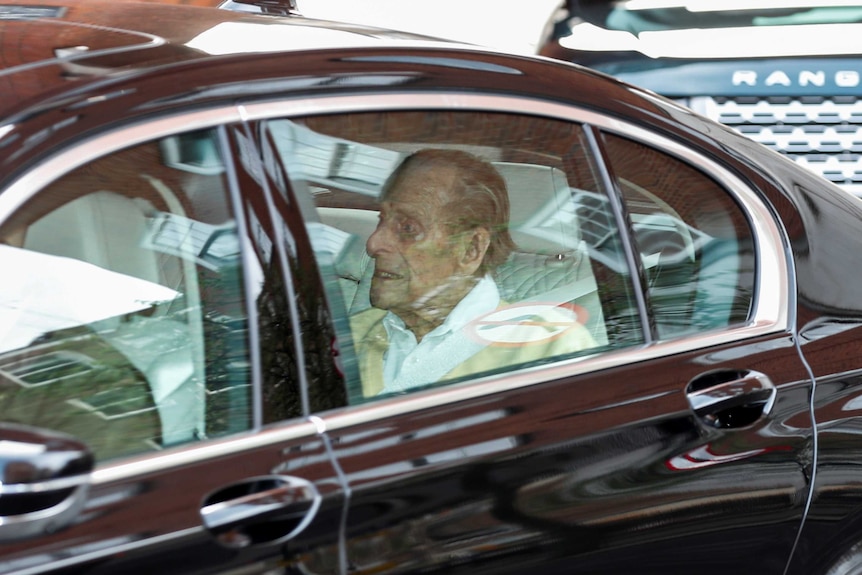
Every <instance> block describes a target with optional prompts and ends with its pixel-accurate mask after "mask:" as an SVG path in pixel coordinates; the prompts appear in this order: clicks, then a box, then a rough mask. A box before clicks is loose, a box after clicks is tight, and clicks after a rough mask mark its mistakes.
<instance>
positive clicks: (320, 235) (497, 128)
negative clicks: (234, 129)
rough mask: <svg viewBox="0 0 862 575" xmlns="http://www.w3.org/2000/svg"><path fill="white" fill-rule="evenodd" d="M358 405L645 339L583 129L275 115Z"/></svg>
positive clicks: (459, 119) (268, 128)
mask: <svg viewBox="0 0 862 575" xmlns="http://www.w3.org/2000/svg"><path fill="white" fill-rule="evenodd" d="M263 129H264V130H265V132H266V134H267V138H269V139H270V141H272V142H273V146H274V148H275V150H276V154H277V155H278V156H279V157H280V158H281V159H282V161H283V162H284V163H285V165H286V166H287V173H288V174H289V176H290V180H291V183H292V185H293V186H294V188H295V189H296V192H297V194H299V195H300V196H304V197H306V198H308V199H309V201H308V205H309V208H308V209H307V213H306V221H307V222H308V230H309V233H310V236H311V240H312V246H313V249H314V253H315V255H316V258H317V261H318V264H319V269H320V272H321V273H322V274H323V277H324V283H325V285H326V290H327V295H328V298H329V301H330V307H331V308H332V310H333V312H332V313H333V316H334V318H335V323H336V329H337V331H338V347H339V352H340V354H341V358H342V366H343V369H344V370H345V373H346V378H347V382H348V387H349V389H348V392H349V398H350V400H351V401H352V402H359V401H365V400H369V399H372V398H377V397H381V396H386V395H390V394H397V393H405V392H410V391H414V390H417V389H421V388H424V387H428V386H431V385H435V384H438V383H452V382H455V381H459V380H464V379H472V378H475V377H478V376H480V375H483V374H489V373H495V372H501V371H511V370H512V369H514V368H516V367H526V366H533V365H541V364H544V363H547V362H549V361H559V360H563V359H566V358H571V357H577V356H579V355H585V354H592V353H596V352H598V351H600V350H603V349H612V348H615V347H621V346H625V345H631V344H633V343H638V342H640V341H641V335H640V334H641V330H642V328H641V326H640V325H639V324H638V322H637V319H636V318H637V313H636V306H635V304H634V300H633V298H632V295H631V290H630V285H631V279H630V278H629V277H628V269H627V266H626V264H625V258H624V257H623V256H622V255H621V250H620V247H619V246H620V242H619V239H618V233H617V229H616V226H615V225H614V224H613V223H612V222H614V218H613V217H612V215H611V212H610V210H609V208H608V201H607V200H606V195H605V194H604V193H602V191H601V190H600V189H599V187H598V184H597V178H596V177H595V174H596V170H595V166H594V164H593V163H592V161H591V160H590V157H589V155H588V154H587V152H586V146H585V144H584V142H583V133H582V130H581V128H580V126H578V125H574V124H570V123H566V122H559V121H554V120H548V119H542V118H533V117H522V116H516V115H508V114H497V113H479V112H434V111H428V112H389V113H362V114H350V115H329V116H319V117H310V118H305V119H303V120H290V121H289V120H283V119H279V120H272V121H269V122H268V123H266V125H265V126H264V127H263Z"/></svg>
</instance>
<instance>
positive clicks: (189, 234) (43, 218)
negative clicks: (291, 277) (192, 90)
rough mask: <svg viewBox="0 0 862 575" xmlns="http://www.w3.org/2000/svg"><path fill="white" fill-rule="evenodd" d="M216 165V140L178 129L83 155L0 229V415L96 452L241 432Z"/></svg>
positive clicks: (222, 193) (242, 411) (231, 252)
mask: <svg viewBox="0 0 862 575" xmlns="http://www.w3.org/2000/svg"><path fill="white" fill-rule="evenodd" d="M224 173H225V169H224V165H223V163H222V160H221V158H220V156H219V153H218V150H217V146H216V145H215V138H214V135H213V134H212V133H210V132H195V133H191V134H184V135H182V136H178V137H172V138H167V139H164V140H161V141H153V142H150V143H146V144H143V145H139V146H136V147H133V148H129V149H125V150H122V151H119V152H116V153H113V154H111V155H108V156H105V157H103V158H100V159H98V160H95V161H93V162H91V163H88V164H86V165H84V166H82V167H81V168H79V169H76V170H75V171H73V172H71V173H69V174H67V175H65V176H63V177H61V178H60V179H59V180H57V181H56V182H55V183H53V184H52V185H50V186H49V187H47V188H46V189H44V190H41V191H40V192H39V193H38V194H36V195H35V196H33V198H32V199H31V200H30V201H28V203H26V204H25V205H23V207H21V208H20V209H19V210H18V211H17V212H15V213H14V214H12V216H10V217H9V218H8V219H7V220H6V221H4V222H3V223H2V226H0V241H2V243H0V265H2V267H3V269H5V270H7V273H6V274H5V275H4V281H3V285H2V287H0V294H2V300H0V315H2V317H3V321H2V322H0V323H2V325H3V332H2V333H0V411H2V413H3V419H4V421H8V422H17V423H22V424H27V425H33V426H38V427H41V428H46V429H53V430H57V431H62V432H66V433H69V434H72V435H74V436H76V437H78V438H79V439H81V440H83V441H85V442H87V443H88V444H89V445H90V447H91V448H92V449H93V451H94V452H95V454H96V456H97V458H99V459H108V458H112V457H117V456H121V455H130V454H133V453H139V452H145V451H150V450H158V449H163V448H165V447H169V446H172V445H179V444H184V443H188V442H193V441H198V440H201V439H203V438H205V437H214V436H219V435H224V434H226V433H230V432H233V431H239V430H242V429H247V428H249V427H250V425H251V418H250V405H249V395H250V393H249V389H250V385H249V375H248V365H249V360H248V357H249V354H248V346H247V341H246V334H247V322H246V313H245V306H244V303H243V299H244V298H243V290H242V281H241V278H242V273H243V270H242V266H241V263H240V257H239V255H240V253H239V240H238V235H237V226H236V220H235V216H234V214H233V213H232V210H231V209H230V202H229V201H228V194H227V186H226V178H225V175H224ZM10 270H15V272H14V273H11V272H10Z"/></svg>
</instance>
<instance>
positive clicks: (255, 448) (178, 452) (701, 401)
mask: <svg viewBox="0 0 862 575" xmlns="http://www.w3.org/2000/svg"><path fill="white" fill-rule="evenodd" d="M0 15H2V16H0V43H2V44H0V54H2V66H3V68H2V69H0V93H2V94H3V98H2V99H0V264H2V265H0V269H2V270H3V281H2V283H0V298H2V299H0V302H2V303H0V330H2V331H0V413H2V424H0V573H18V574H25V573H26V574H35V573H46V572H56V573H88V574H93V575H95V574H103V573H104V574H107V573H111V574H115V573H128V574H131V573H146V574H152V573H161V574H163V575H169V574H171V573H178V574H179V573H182V574H190V573H225V574H233V575H240V574H243V575H245V574H251V573H261V574H263V573H266V574H274V573H409V572H416V573H431V572H445V573H470V574H477V573H523V572H529V571H535V572H542V573H632V572H637V573H680V572H697V573H704V574H706V573H721V574H723V575H724V574H726V573H788V574H799V575H810V574H816V573H821V574H825V573H833V574H835V573H856V572H859V569H862V567H860V566H862V553H860V551H859V550H858V549H859V545H860V542H862V481H860V478H862V440H860V431H862V359H860V349H862V346H860V336H862V302H860V297H859V288H858V286H859V285H862V265H860V264H862V204H860V202H859V200H858V199H857V198H855V197H853V196H852V195H850V194H847V193H845V192H844V191H842V190H840V189H839V188H837V187H835V186H833V185H832V184H830V183H828V182H826V181H825V180H823V179H822V178H820V177H818V176H816V175H814V174H812V173H811V172H810V171H808V170H805V169H803V168H801V167H798V166H796V165H795V164H794V163H793V162H791V161H789V160H787V159H786V158H783V157H781V156H780V155H779V154H777V153H775V152H773V151H770V150H768V149H767V148H765V147H763V146H761V145H759V144H757V143H755V142H753V141H752V140H750V139H748V138H745V137H743V136H741V135H739V134H737V133H736V132H734V131H732V130H730V129H729V128H726V127H724V126H722V125H721V124H718V123H715V122H713V121H711V120H708V119H706V118H704V117H701V116H698V115H696V114H695V113H693V112H692V111H691V110H689V109H687V108H685V107H682V106H679V105H678V104H675V103H673V102H671V101H669V100H666V99H664V98H662V97H659V96H656V95H655V94H653V93H651V92H646V91H643V90H641V89H639V88H635V87H633V86H630V85H627V84H624V83H621V82H619V81H616V80H613V79H611V78H609V77H608V76H605V75H603V74H601V73H598V72H594V71H590V70H588V69H585V68H581V67H577V66H575V65H571V64H567V63H563V62H559V61H553V60H551V59H541V58H532V57H526V56H514V55H505V54H502V53H497V52H494V51H491V50H482V49H477V48H469V47H463V46H458V45H454V44H445V43H434V42H430V41H428V40H427V39H423V38H417V37H410V36H409V35H406V34H398V33H394V32H386V31H382V30H373V29H367V28H363V27H358V26H350V25H338V24H334V23H327V22H320V21H312V20H305V19H303V18H301V17H298V16H287V17H283V18H281V17H272V16H263V15H253V14H243V13H239V12H232V11H224V10H217V9H214V8H205V7H193V6H183V5H171V4H168V3H160V4H155V3H136V2H100V1H97V0H93V1H81V2H74V1H66V0H61V1H51V2H49V1H45V2H36V1H32V2H31V1H23V2H17V3H15V4H10V5H5V6H0ZM441 158H444V159H447V161H448V160H451V161H452V164H451V165H452V166H454V165H455V164H456V163H458V166H461V165H462V163H463V165H470V166H476V169H475V170H472V169H470V170H464V169H461V168H460V167H459V168H458V169H457V170H456V169H455V168H451V169H450V167H449V166H450V164H445V165H444V164H440V163H439V162H440V161H441V160H440V159H441ZM417 162H419V163H417ZM429 162H430V163H429ZM432 165H433V166H437V168H435V169H433V170H432V169H430V168H428V166H432ZM417 166H425V168H423V169H422V170H419V169H418V168H417ZM440 166H442V167H440ZM426 168H427V169H426ZM479 172H481V173H482V177H481V178H480V177H479V175H478V174H479ZM474 176H476V177H474ZM447 178H448V179H447ZM483 178H484V179H483ZM444 180H445V181H446V182H449V187H448V188H447V187H446V186H443V185H442V184H441V182H443V181H444ZM468 180H469V183H467V182H468ZM474 180H475V181H474ZM483 182H485V183H483ZM488 182H490V183H488ZM407 183H409V184H410V185H409V186H408V185H407ZM461 184H463V185H461ZM458 186H461V187H462V188H463V189H464V193H466V192H467V191H469V192H470V194H473V195H470V196H469V197H468V196H466V195H465V196H464V198H466V199H463V200H457V201H456V200H453V199H452V198H454V197H455V196H451V197H450V196H445V197H446V198H448V199H447V201H443V199H441V198H443V197H444V196H441V195H439V194H455V193H456V192H455V191H454V190H455V189H456V188H458ZM458 189H459V190H460V189H461V188H458ZM441 190H443V191H441ZM458 193H462V192H460V191H459V192H458ZM435 194H436V195H435ZM458 197H459V198H460V197H461V196H458ZM417 198H418V199H417ZM408 199H410V201H408ZM488 201H492V203H493V204H494V207H493V210H496V211H494V213H495V214H497V216H500V218H498V220H494V221H495V222H496V223H494V224H493V225H492V224H491V223H488V222H489V221H490V220H488V219H487V214H488V211H487V210H484V209H479V210H476V209H474V206H476V205H478V204H476V202H486V203H487V202H488ZM483 205H485V204H483ZM489 209H490V208H489ZM431 214H433V215H434V216H435V217H433V218H431V217H429V215H431ZM506 238H508V239H506ZM494 242H497V243H494ZM492 243H493V245H494V246H496V247H494V248H493V250H492V248H491V247H490V246H491V244H492ZM492 251H493V253H494V258H493V261H492V260H491V259H490V256H488V254H489V253H491V252H492ZM429 262H433V263H434V265H435V266H439V267H433V266H432V267H428V266H426V267H423V265H426V264H429ZM462 264H463V266H468V264H469V270H468V271H464V270H467V267H459V266H462ZM429 265H430V264H429ZM446 265H448V266H449V268H448V269H451V270H454V271H451V273H449V272H447V273H441V272H437V270H442V269H444V267H445V266H446ZM429 270H430V271H429ZM408 278H409V279H410V280H411V281H407V279H408ZM420 279H421V282H420V281H419V280H420ZM413 280H415V281H413ZM423 282H424V283H423ZM420 283H422V286H424V287H422V289H420V286H419V284H420ZM456 285H457V286H459V287H463V286H468V287H469V289H470V291H469V293H468V294H467V295H466V296H463V299H457V298H450V299H448V300H447V299H446V298H445V297H443V296H446V297H449V296H451V294H453V293H455V292H454V291H453V290H454V289H455V288H453V287H452V286H456ZM429 286H436V287H434V288H433V289H431V287H429ZM480 287H481V290H484V291H481V292H480V291H476V290H480ZM426 288H427V289H426ZM422 290H425V291H422ZM459 293H460V292H459ZM405 294H406V295H405ZM417 294H418V295H417ZM441 294H442V295H441ZM474 294H479V295H475V297H474ZM489 294H490V295H489ZM411 298H412V299H411ZM468 298H471V299H470V300H469V303H464V302H467V301H468ZM429 302H435V303H434V304H433V305H432V304H431V303H429ZM462 304H463V305H462ZM441 310H442V311H441ZM442 312H445V313H442ZM474 312H475V313H474ZM410 314H413V316H415V317H412V316H411V315H410ZM471 314H472V315H471ZM420 316H421V317H422V318H423V319H425V320H428V321H429V322H430V321H431V320H432V319H433V320H434V321H435V322H436V323H434V325H433V326H429V327H433V329H429V330H422V331H421V332H420V331H419V329H418V327H417V325H418V324H417V323H416V322H415V321H414V320H415V319H416V318H417V317H420ZM455 316H458V317H460V318H461V320H459V321H460V323H458V324H457V325H456V324H454V323H453V322H455V320H454V319H450V318H454V317H455ZM369 318H371V319H369ZM375 318H376V319H375ZM429 318H430V319H429ZM372 320H373V321H372ZM363 322H365V323H363ZM373 322H378V323H374V324H373V325H372V323H373ZM381 322H382V323H381ZM441 322H442V323H441ZM363 326H364V327H363ZM381 326H382V327H381ZM447 326H448V327H447ZM361 328H362V329H361ZM444 328H445V329H444ZM383 329H385V330H386V331H385V333H384V332H383V331H382V330H383ZM446 329H448V330H449V331H446ZM375 330H377V331H375ZM399 330H400V331H399ZM372 333H374V334H377V335H375V337H376V338H377V339H374V340H370V339H369V336H370V334H372ZM380 334H383V335H380ZM396 334H400V335H397V336H396ZM402 336H403V337H402ZM387 337H388V338H390V339H386V338H387ZM411 337H412V338H413V339H412V340H411ZM399 338H400V339H399ZM435 338H436V339H435ZM390 340H391V341H392V342H393V343H392V345H391V346H388V347H387V345H388V342H389V341H390ZM382 344H387V345H382ZM438 344H439V345H438ZM435 346H437V347H435ZM402 359H403V361H401V360H402ZM413 360H416V363H415V365H416V366H419V367H413V365H414V364H413V363H411V362H412V361H413Z"/></svg>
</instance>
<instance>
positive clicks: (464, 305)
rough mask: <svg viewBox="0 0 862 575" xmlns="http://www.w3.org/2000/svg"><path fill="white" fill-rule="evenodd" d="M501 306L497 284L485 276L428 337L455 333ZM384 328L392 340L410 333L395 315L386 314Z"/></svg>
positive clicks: (488, 276)
mask: <svg viewBox="0 0 862 575" xmlns="http://www.w3.org/2000/svg"><path fill="white" fill-rule="evenodd" d="M499 305H500V290H499V289H498V288H497V283H496V282H495V281H494V280H493V278H491V276H490V275H485V276H484V277H483V278H482V279H480V280H479V281H478V282H477V283H476V285H475V286H473V289H471V290H470V292H469V293H467V295H466V296H464V297H463V298H462V299H461V301H459V302H458V304H457V305H456V306H455V307H454V308H452V311H451V312H449V315H448V316H446V319H445V320H444V321H443V323H442V324H440V325H438V326H437V327H436V328H434V329H433V330H431V332H430V333H428V335H427V336H425V337H428V336H432V337H433V336H439V335H445V334H447V333H450V332H455V331H457V330H459V329H461V328H462V327H464V326H465V325H467V324H468V323H470V322H471V321H473V320H474V319H476V318H477V317H478V316H480V315H482V314H485V313H487V312H490V311H493V310H495V309H497V307H498V306H499ZM383 326H384V327H385V328H386V333H387V334H389V337H390V339H391V338H392V336H393V334H394V333H396V332H405V331H409V330H408V329H407V326H406V325H404V322H403V321H402V320H401V318H400V317H398V316H397V315H395V314H394V313H392V312H391V311H390V312H386V315H385V316H384V318H383Z"/></svg>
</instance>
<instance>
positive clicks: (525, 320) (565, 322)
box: [465, 302, 588, 347]
mask: <svg viewBox="0 0 862 575" xmlns="http://www.w3.org/2000/svg"><path fill="white" fill-rule="evenodd" d="M587 317H588V316H587V311H586V310H585V309H584V308H582V307H581V306H579V305H575V304H558V303H543V302H529V303H517V304H512V305H509V306H506V307H503V308H497V309H495V310H494V311H492V312H490V313H487V314H485V315H482V316H479V317H478V318H476V319H474V320H473V321H471V322H470V323H469V324H467V327H466V328H465V329H466V332H467V334H468V335H469V336H470V337H471V338H473V339H475V340H477V341H479V342H480V343H482V344H484V345H495V346H504V347H509V346H511V347H518V346H525V345H536V344H544V343H547V342H549V341H552V340H555V339H557V338H559V337H562V336H563V335H564V334H565V333H566V332H568V331H569V330H571V329H574V328H575V327H577V326H583V325H584V323H585V322H586V320H587Z"/></svg>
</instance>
